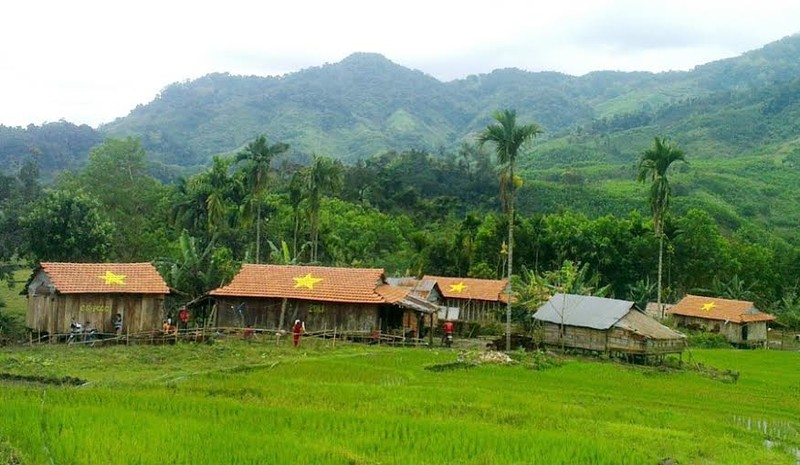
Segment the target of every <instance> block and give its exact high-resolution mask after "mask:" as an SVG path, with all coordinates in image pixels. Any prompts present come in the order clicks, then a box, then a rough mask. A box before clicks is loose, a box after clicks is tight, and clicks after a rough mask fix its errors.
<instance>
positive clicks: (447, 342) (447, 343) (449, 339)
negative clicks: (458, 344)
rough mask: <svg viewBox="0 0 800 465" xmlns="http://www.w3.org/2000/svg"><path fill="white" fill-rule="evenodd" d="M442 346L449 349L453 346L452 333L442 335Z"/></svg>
mask: <svg viewBox="0 0 800 465" xmlns="http://www.w3.org/2000/svg"><path fill="white" fill-rule="evenodd" d="M443 342H444V345H445V347H450V346H452V345H453V333H447V334H445V335H444V341H443Z"/></svg>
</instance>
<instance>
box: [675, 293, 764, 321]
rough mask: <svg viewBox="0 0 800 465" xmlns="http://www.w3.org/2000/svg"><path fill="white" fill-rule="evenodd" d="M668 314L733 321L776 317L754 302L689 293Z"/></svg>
mask: <svg viewBox="0 0 800 465" xmlns="http://www.w3.org/2000/svg"><path fill="white" fill-rule="evenodd" d="M667 314H670V315H679V316H690V317H695V318H705V319H708V320H722V321H732V322H734V323H749V322H753V321H771V320H774V319H775V317H774V316H772V315H770V314H769V313H763V312H761V311H760V310H758V309H757V308H756V307H755V306H754V305H753V302H747V301H744V300H729V299H719V298H715V297H703V296H697V295H687V296H686V297H684V298H683V299H681V301H680V302H678V303H677V304H675V305H674V306H673V307H672V308H670V309H669V310H667Z"/></svg>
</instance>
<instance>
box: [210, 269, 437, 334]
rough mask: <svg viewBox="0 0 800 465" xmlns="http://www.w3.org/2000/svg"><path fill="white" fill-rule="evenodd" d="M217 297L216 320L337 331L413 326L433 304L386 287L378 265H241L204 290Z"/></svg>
mask: <svg viewBox="0 0 800 465" xmlns="http://www.w3.org/2000/svg"><path fill="white" fill-rule="evenodd" d="M209 294H210V295H211V296H213V297H214V298H216V300H217V318H216V321H217V325H218V326H222V327H224V326H229V327H241V326H245V325H253V326H255V327H258V328H270V329H288V328H289V327H290V326H291V324H292V322H293V321H294V320H295V319H300V320H303V321H304V322H305V324H306V328H308V329H309V330H310V329H312V328H313V329H314V330H324V329H334V328H337V330H339V331H373V330H377V329H380V330H382V331H387V330H398V332H405V331H409V330H411V331H416V329H417V326H418V324H419V321H420V319H421V318H420V317H421V315H424V314H430V313H432V312H434V311H435V310H436V306H435V305H433V304H430V303H428V302H426V301H425V300H424V299H421V298H418V297H416V296H413V295H411V293H410V292H409V291H408V290H407V289H401V288H397V287H393V286H390V285H389V284H387V282H386V277H385V275H384V272H383V269H379V268H334V267H323V266H295V265H253V264H246V265H243V266H242V269H241V270H240V271H239V273H238V274H237V275H236V276H235V277H234V278H233V280H232V281H231V283H230V284H228V285H227V286H224V287H221V288H219V289H215V290H213V291H211V292H210V293H209Z"/></svg>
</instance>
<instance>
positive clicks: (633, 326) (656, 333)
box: [614, 309, 686, 340]
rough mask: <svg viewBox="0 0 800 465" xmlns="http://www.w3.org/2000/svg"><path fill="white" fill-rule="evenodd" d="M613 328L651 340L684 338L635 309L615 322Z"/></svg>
mask: <svg viewBox="0 0 800 465" xmlns="http://www.w3.org/2000/svg"><path fill="white" fill-rule="evenodd" d="M614 326H616V327H618V328H622V329H626V330H628V331H632V332H634V333H636V334H641V335H642V336H646V337H649V338H652V339H662V340H668V339H683V338H685V337H686V336H684V335H683V334H681V333H679V332H677V331H675V330H673V329H671V328H669V327H667V326H664V325H662V324H661V323H659V322H658V321H656V320H655V319H653V318H652V317H650V316H648V315H645V314H644V313H642V312H640V311H638V310H635V309H633V310H631V311H629V312H628V313H627V314H626V315H625V316H624V317H623V318H622V319H621V320H619V321H618V322H616V323H615V324H614Z"/></svg>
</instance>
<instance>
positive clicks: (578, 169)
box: [0, 35, 800, 241]
mask: <svg viewBox="0 0 800 465" xmlns="http://www.w3.org/2000/svg"><path fill="white" fill-rule="evenodd" d="M500 108H514V109H516V110H517V112H518V114H519V117H520V119H521V120H527V121H535V122H537V123H539V124H540V125H541V126H542V127H543V129H544V131H545V133H544V135H543V136H542V137H540V138H539V140H538V141H537V143H536V145H535V146H534V147H532V150H531V151H529V152H526V154H524V156H523V157H521V159H520V167H521V169H522V173H523V176H524V177H526V178H527V180H528V181H529V182H528V183H527V184H526V185H525V186H524V187H523V189H522V190H521V192H520V208H521V211H522V212H523V213H528V214H530V213H548V212H557V211H564V210H567V209H572V210H577V211H582V212H587V213H589V214H592V215H598V214H604V213H612V214H615V215H625V214H627V213H628V212H630V211H631V210H634V209H639V210H640V211H644V208H645V205H644V202H643V197H642V195H641V191H642V186H640V185H637V184H635V182H634V179H635V173H634V166H633V165H634V163H635V160H636V159H637V157H638V155H639V154H640V153H641V151H642V150H643V149H644V148H646V147H647V146H648V145H649V144H650V143H651V141H652V138H653V137H654V136H656V135H660V136H665V137H669V138H671V139H673V140H674V141H675V142H676V143H677V144H679V145H680V146H681V147H682V148H684V149H685V151H686V152H687V154H688V159H689V160H690V164H689V165H687V166H685V167H682V168H681V170H680V172H678V173H677V175H676V177H675V186H674V189H675V193H676V196H678V197H680V198H684V197H685V198H686V200H685V201H679V202H676V208H677V209H678V211H687V210H688V209H690V208H692V207H700V208H702V209H704V210H706V211H709V212H710V213H711V214H712V215H713V217H714V218H715V219H716V220H717V221H718V222H719V223H720V224H721V225H723V226H724V227H726V228H728V229H730V230H735V229H736V228H738V227H739V226H741V225H743V224H748V223H753V224H757V225H761V226H764V227H767V228H768V229H771V230H774V231H776V232H778V233H779V234H780V235H782V236H784V237H786V238H789V239H791V240H793V241H797V239H796V237H797V233H796V229H797V227H798V226H800V203H798V200H797V199H796V196H795V195H794V192H793V188H792V186H798V185H800V139H799V138H798V135H799V134H800V36H798V35H795V36H790V37H787V38H784V39H782V40H780V41H777V42H774V43H771V44H769V45H767V46H765V47H763V48H761V49H758V50H754V51H751V52H748V53H745V54H743V55H742V56H739V57H736V58H731V59H726V60H720V61H717V62H713V63H708V64H705V65H701V66H698V67H696V68H695V69H694V70H692V71H688V72H666V73H648V72H614V71H598V72H593V73H589V74H587V75H584V76H580V77H574V76H568V75H565V74H560V73H555V72H537V73H532V72H526V71H521V70H518V69H502V70H495V71H493V72H491V73H489V74H484V75H475V76H469V77H467V78H464V79H459V80H455V81H451V82H441V81H439V80H437V79H434V78H433V77H431V76H428V75H426V74H424V73H422V72H420V71H414V70H410V69H408V68H405V67H403V66H400V65H397V64H395V63H393V62H391V61H390V60H388V59H386V58H384V57H383V56H380V55H377V54H366V53H357V54H354V55H351V56H350V57H348V58H346V59H344V60H343V61H341V62H339V63H334V64H325V65H323V66H319V67H314V68H309V69H305V70H302V71H298V72H295V73H290V74H287V75H284V76H279V77H256V76H232V75H228V74H210V75H207V76H204V77H202V78H199V79H196V80H193V81H187V82H182V83H175V84H171V85H169V86H167V87H166V88H165V89H164V90H163V91H162V92H161V93H160V94H159V95H158V96H157V97H156V98H155V99H154V100H153V101H152V102H150V103H148V104H146V105H140V106H138V107H136V108H135V109H133V110H132V111H131V112H130V114H129V115H127V116H125V117H122V118H119V119H117V120H115V121H113V122H111V123H108V124H106V125H103V126H101V127H100V128H98V129H97V130H93V129H91V128H89V127H88V126H75V125H73V124H70V123H66V122H58V123H51V124H47V125H44V126H41V127H37V126H32V125H31V126H29V127H27V128H8V127H0V162H2V165H1V166H3V167H4V171H5V172H6V173H14V172H16V170H17V168H18V167H19V166H21V163H22V162H23V161H24V160H27V159H30V158H33V159H35V160H37V161H38V163H39V166H40V168H41V171H42V173H43V176H44V178H45V179H49V178H51V177H52V174H53V173H55V172H58V171H61V170H65V169H76V168H79V167H80V166H82V164H83V163H84V161H85V159H86V156H87V154H88V152H89V149H90V148H91V147H92V146H94V145H96V144H97V143H99V142H100V141H101V140H102V139H104V138H105V137H122V136H128V135H131V136H134V137H137V138H140V139H141V141H142V146H143V147H144V149H146V150H147V153H148V163H149V164H150V167H151V172H153V173H157V176H158V177H159V178H160V179H162V180H170V179H175V178H177V177H178V176H180V175H186V174H190V173H194V172H197V171H199V170H200V169H201V167H204V166H208V164H209V163H210V160H211V157H212V156H214V155H217V154H225V153H232V152H235V151H236V150H238V149H240V148H241V147H242V146H244V144H246V143H248V142H249V141H251V140H252V139H254V138H255V137H256V136H257V135H259V134H265V135H267V137H268V138H269V139H270V140H273V141H281V142H285V143H288V144H289V145H290V147H291V149H290V152H289V154H290V156H291V157H293V158H294V159H296V160H301V161H303V160H307V159H308V157H309V156H310V154H312V153H317V154H322V155H328V156H331V157H334V158H338V159H341V160H344V161H345V162H351V163H352V162H355V161H356V160H363V159H368V158H370V157H375V156H377V155H379V154H382V153H386V152H388V151H396V152H404V151H408V150H418V151H424V152H428V153H433V154H437V155H445V154H446V155H448V156H455V154H456V152H457V151H458V150H459V147H460V144H462V143H463V142H469V143H474V141H475V139H474V134H475V133H476V132H477V131H479V130H481V129H482V128H484V127H485V126H486V124H487V123H489V122H490V118H491V113H492V112H493V111H494V110H496V109H500ZM413 174H414V173H412V175H413ZM416 174H419V173H416Z"/></svg>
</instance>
